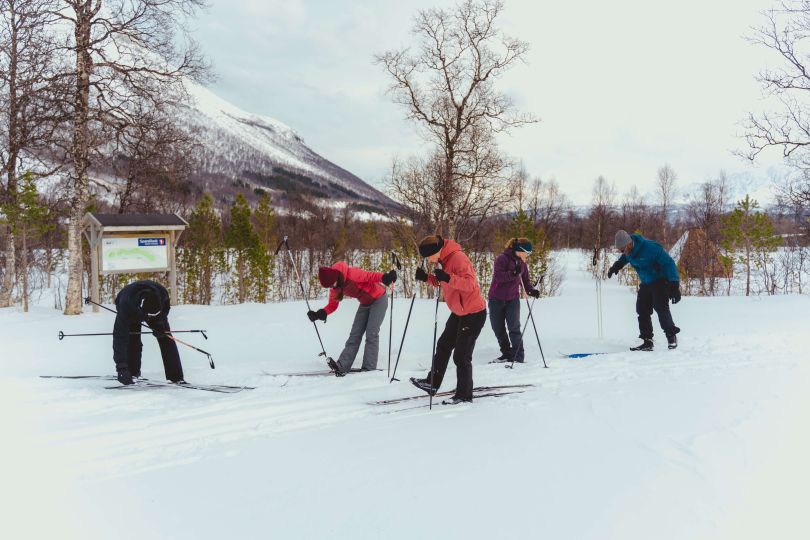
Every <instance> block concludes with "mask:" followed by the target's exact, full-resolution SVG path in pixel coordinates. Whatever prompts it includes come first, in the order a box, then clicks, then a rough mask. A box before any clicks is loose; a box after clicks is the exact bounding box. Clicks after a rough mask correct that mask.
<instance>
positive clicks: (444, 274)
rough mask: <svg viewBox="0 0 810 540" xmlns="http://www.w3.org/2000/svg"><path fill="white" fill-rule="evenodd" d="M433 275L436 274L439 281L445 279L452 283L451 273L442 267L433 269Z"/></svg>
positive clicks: (446, 281)
mask: <svg viewBox="0 0 810 540" xmlns="http://www.w3.org/2000/svg"><path fill="white" fill-rule="evenodd" d="M433 275H434V276H436V279H438V280H439V281H444V282H445V283H450V274H448V273H447V272H445V271H444V270H442V269H441V268H437V269H436V270H434V271H433Z"/></svg>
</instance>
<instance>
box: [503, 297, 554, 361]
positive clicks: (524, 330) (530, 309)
mask: <svg viewBox="0 0 810 540" xmlns="http://www.w3.org/2000/svg"><path fill="white" fill-rule="evenodd" d="M537 283H539V281H535V282H534V285H535V286H537ZM520 288H521V290H523V294H524V295H525V294H526V290H525V289H523V283H521V284H520ZM535 300H537V298H532V303H531V305H529V304H528V302H529V300H528V298H527V299H526V303H527V305H528V306H529V315H528V317H526V322H525V323H524V325H523V330H521V331H520V347H518V348H517V349H515V354H514V355H513V356H512V363H511V364H509V365H508V366H504V367H506V368H508V369H514V368H515V359H517V355H518V353H519V352H520V350H521V349H525V347H523V334H525V333H526V329H527V328H528V327H529V320H532V321H534V319H532V309H533V308H534V302H535ZM543 363H545V360H543Z"/></svg>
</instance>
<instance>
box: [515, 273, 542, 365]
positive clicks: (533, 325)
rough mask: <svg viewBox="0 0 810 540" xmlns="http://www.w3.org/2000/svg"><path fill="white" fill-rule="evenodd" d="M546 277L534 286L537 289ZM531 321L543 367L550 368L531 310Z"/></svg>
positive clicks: (527, 305)
mask: <svg viewBox="0 0 810 540" xmlns="http://www.w3.org/2000/svg"><path fill="white" fill-rule="evenodd" d="M544 277H545V274H543V275H541V276H540V279H539V280H538V281H537V282H535V284H534V286H535V287H537V284H538V283H543V278H544ZM526 307H529V299H528V298H527V299H526ZM529 319H531V321H532V328H534V337H536V338H537V347H538V348H539V349H540V358H542V359H543V367H544V368H548V366H547V365H546V355H545V354H543V346H542V345H540V334H538V333H537V325H536V324H534V314H533V313H532V310H531V309H529ZM521 343H522V341H521Z"/></svg>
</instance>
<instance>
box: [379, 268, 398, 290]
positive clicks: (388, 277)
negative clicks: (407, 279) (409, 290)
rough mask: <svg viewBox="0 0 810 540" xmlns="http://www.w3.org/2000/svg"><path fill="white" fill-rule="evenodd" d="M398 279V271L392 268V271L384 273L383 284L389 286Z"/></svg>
mask: <svg viewBox="0 0 810 540" xmlns="http://www.w3.org/2000/svg"><path fill="white" fill-rule="evenodd" d="M396 280H397V271H396V270H391V271H390V272H387V273H385V274H383V277H382V284H383V285H385V286H386V287H388V286H389V285H391V284H392V283H394V282H396Z"/></svg>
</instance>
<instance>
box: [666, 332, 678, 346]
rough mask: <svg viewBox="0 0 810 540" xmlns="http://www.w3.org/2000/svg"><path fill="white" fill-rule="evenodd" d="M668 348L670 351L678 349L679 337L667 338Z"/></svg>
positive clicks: (673, 335)
mask: <svg viewBox="0 0 810 540" xmlns="http://www.w3.org/2000/svg"><path fill="white" fill-rule="evenodd" d="M667 347H668V348H669V349H677V348H678V336H676V335H675V334H672V335H671V336H667Z"/></svg>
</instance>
